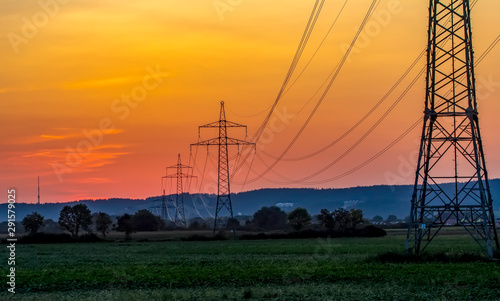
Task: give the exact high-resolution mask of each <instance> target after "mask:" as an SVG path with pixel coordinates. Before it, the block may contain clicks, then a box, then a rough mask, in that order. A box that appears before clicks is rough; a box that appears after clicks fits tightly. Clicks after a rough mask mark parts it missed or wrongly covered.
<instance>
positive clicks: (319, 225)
mask: <svg viewBox="0 0 500 301" xmlns="http://www.w3.org/2000/svg"><path fill="white" fill-rule="evenodd" d="M367 223H368V222H367V221H366V220H365V219H364V218H363V212H362V211H361V210H360V209H351V210H346V209H344V208H338V209H335V210H333V211H331V212H330V211H329V210H327V209H322V210H321V211H320V214H318V215H316V216H314V221H313V217H312V216H311V215H310V214H309V213H308V211H307V209H305V208H300V207H299V208H296V209H294V210H293V211H291V212H289V213H286V212H285V211H283V210H282V209H280V208H279V207H275V206H271V207H262V208H261V209H259V210H258V211H257V212H255V213H254V214H253V216H252V217H251V218H249V219H247V220H246V222H244V223H241V222H240V221H239V220H238V219H236V218H230V219H227V220H226V229H228V230H229V229H237V230H247V231H272V230H284V231H287V230H294V231H301V230H304V229H314V230H326V231H337V232H338V231H340V232H341V231H345V230H349V229H355V228H358V227H360V226H361V225H363V224H367ZM44 224H45V219H44V217H43V216H42V215H40V214H39V213H37V212H33V213H32V214H29V215H27V216H26V217H25V218H24V219H23V220H22V225H23V226H24V228H25V231H26V232H29V233H30V234H35V233H37V232H38V231H39V230H40V229H41V228H42V227H43V226H44ZM57 224H58V226H59V227H60V228H61V229H63V230H65V231H67V232H69V233H70V234H71V235H72V236H73V237H75V238H76V237H78V236H79V234H80V233H81V232H82V231H85V232H87V233H93V232H94V231H96V232H97V233H100V234H101V235H102V236H103V237H105V236H106V234H107V233H109V232H110V231H117V232H123V233H124V234H125V237H126V238H127V239H128V238H130V235H131V234H132V233H133V232H137V231H158V230H162V229H166V228H167V225H166V224H165V222H164V221H163V220H162V219H160V218H159V217H158V216H156V215H154V214H153V213H151V212H150V211H149V210H146V209H142V210H139V211H137V212H136V213H134V214H123V215H121V216H118V217H116V218H112V217H111V216H110V215H108V214H107V213H105V212H98V213H96V214H92V213H91V211H90V209H89V208H88V207H87V205H85V204H76V205H74V206H64V208H63V209H62V210H61V211H60V213H59V220H58V222H57ZM188 229H191V230H205V229H210V225H209V224H208V223H207V222H206V221H204V220H203V219H201V218H200V219H199V220H194V221H193V222H191V223H190V224H189V226H188Z"/></svg>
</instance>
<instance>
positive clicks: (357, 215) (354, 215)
mask: <svg viewBox="0 0 500 301" xmlns="http://www.w3.org/2000/svg"><path fill="white" fill-rule="evenodd" d="M349 215H350V217H351V224H352V227H353V228H356V226H357V225H359V224H362V223H363V222H364V217H363V211H361V209H351V210H349Z"/></svg>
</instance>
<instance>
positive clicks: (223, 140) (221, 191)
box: [191, 101, 255, 233]
mask: <svg viewBox="0 0 500 301" xmlns="http://www.w3.org/2000/svg"><path fill="white" fill-rule="evenodd" d="M238 127H239V128H245V131H246V126H245V125H241V124H238V123H234V122H231V121H227V120H226V112H225V110H224V102H223V101H221V102H220V114H219V120H218V121H215V122H212V123H209V124H205V125H202V126H199V127H198V133H199V132H200V130H201V129H202V128H218V130H219V137H216V138H212V139H208V140H205V141H200V142H198V143H194V144H191V146H199V145H206V146H207V147H208V146H211V145H213V146H215V145H216V146H218V147H219V156H218V159H219V160H218V161H219V163H218V181H217V182H218V183H217V206H216V208H215V220H214V229H213V232H214V233H215V231H216V230H217V228H218V224H219V226H220V227H221V228H223V227H225V226H226V223H225V222H224V220H222V219H221V217H220V211H221V210H222V209H224V208H226V209H227V211H228V212H229V218H231V219H232V218H233V206H232V204H231V189H230V185H229V184H230V183H229V155H228V146H229V145H238V146H239V145H252V146H255V143H252V142H248V141H245V140H240V139H236V138H231V137H228V136H227V128H238ZM226 222H227V220H226ZM234 230H235V229H234V225H233V232H234Z"/></svg>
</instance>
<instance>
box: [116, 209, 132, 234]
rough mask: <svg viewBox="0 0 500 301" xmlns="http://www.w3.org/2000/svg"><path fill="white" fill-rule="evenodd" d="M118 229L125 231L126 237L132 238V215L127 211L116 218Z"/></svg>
mask: <svg viewBox="0 0 500 301" xmlns="http://www.w3.org/2000/svg"><path fill="white" fill-rule="evenodd" d="M116 231H118V232H125V239H127V240H128V239H130V234H131V233H132V232H133V231H134V227H133V225H132V215H130V214H127V213H125V214H124V215H122V216H119V217H118V219H117V220H116Z"/></svg>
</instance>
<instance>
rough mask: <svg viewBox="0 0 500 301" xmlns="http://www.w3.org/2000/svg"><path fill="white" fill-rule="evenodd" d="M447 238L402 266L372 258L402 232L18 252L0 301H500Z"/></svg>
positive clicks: (473, 256) (494, 269)
mask: <svg viewBox="0 0 500 301" xmlns="http://www.w3.org/2000/svg"><path fill="white" fill-rule="evenodd" d="M451 234H453V235H447V236H441V237H440V238H439V240H436V241H435V242H433V244H432V245H431V246H432V247H431V248H430V249H429V253H430V254H436V253H441V254H442V253H443V252H447V253H445V256H440V257H432V258H431V259H429V260H427V261H425V262H411V263H409V262H406V263H405V262H400V261H399V260H398V258H395V259H394V260H391V258H390V257H391V256H385V257H389V260H381V259H380V258H378V257H377V256H378V255H379V254H384V253H387V252H395V253H398V254H402V253H403V243H404V231H401V230H392V231H389V235H388V236H386V237H383V238H335V239H297V240H288V239H287V240H256V241H240V240H228V241H208V242H187V241H186V242H183V241H148V242H139V241H132V242H123V241H119V240H115V238H116V237H113V236H112V237H111V240H114V241H110V242H104V243H74V244H51V245H49V244H45V245H35V244H32V245H18V247H17V250H16V251H17V254H16V257H17V258H16V267H17V274H16V276H17V279H16V284H17V287H16V291H17V293H16V294H15V296H12V295H11V294H8V293H6V288H5V289H4V290H2V292H0V299H6V297H9V300H224V299H228V300H244V299H254V300H500V264H499V263H498V262H496V261H488V260H486V259H485V258H481V254H482V252H481V250H480V249H479V248H478V245H477V244H476V243H475V242H474V241H473V240H472V238H470V237H468V236H466V235H463V234H461V233H451ZM144 235H145V236H144V237H148V239H149V240H151V239H153V238H154V239H162V235H163V236H165V235H167V236H168V235H169V234H161V233H156V234H144ZM134 237H135V239H136V240H137V239H140V237H139V234H137V233H136V234H134ZM3 254H5V255H6V252H4V253H3ZM464 254H465V255H464ZM385 257H384V258H385ZM399 259H401V258H399ZM6 272H7V270H6V265H2V273H4V275H6ZM5 282H6V281H4V283H5ZM4 287H5V286H4Z"/></svg>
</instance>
